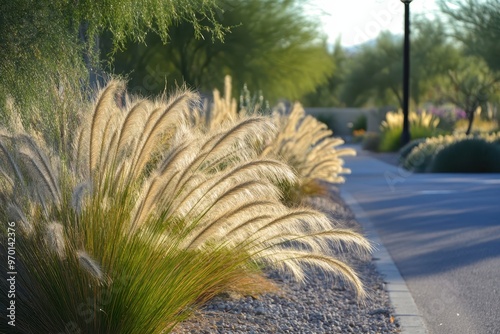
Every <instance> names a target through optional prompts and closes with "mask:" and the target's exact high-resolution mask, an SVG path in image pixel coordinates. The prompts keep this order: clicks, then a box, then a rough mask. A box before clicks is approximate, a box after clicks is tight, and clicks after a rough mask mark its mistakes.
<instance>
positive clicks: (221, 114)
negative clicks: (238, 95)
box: [192, 75, 247, 131]
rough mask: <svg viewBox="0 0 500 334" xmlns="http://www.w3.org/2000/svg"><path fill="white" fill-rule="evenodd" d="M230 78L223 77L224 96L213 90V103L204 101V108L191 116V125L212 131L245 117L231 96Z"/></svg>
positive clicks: (228, 76)
mask: <svg viewBox="0 0 500 334" xmlns="http://www.w3.org/2000/svg"><path fill="white" fill-rule="evenodd" d="M231 91H232V85H231V76H230V75H226V76H225V77H224V96H223V97H221V93H220V91H219V90H218V89H217V88H216V89H214V90H213V101H212V102H211V103H209V102H208V100H205V103H204V107H203V108H202V109H199V110H196V111H195V112H194V114H193V115H192V123H193V124H194V126H195V127H198V128H199V129H201V130H207V131H214V130H216V129H217V128H218V127H221V126H224V125H226V126H227V125H228V124H232V123H234V122H237V121H239V120H241V119H243V118H245V117H246V116H247V113H246V111H245V110H238V105H237V102H236V99H235V98H233V97H232V94H231Z"/></svg>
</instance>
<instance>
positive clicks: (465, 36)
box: [440, 0, 500, 71]
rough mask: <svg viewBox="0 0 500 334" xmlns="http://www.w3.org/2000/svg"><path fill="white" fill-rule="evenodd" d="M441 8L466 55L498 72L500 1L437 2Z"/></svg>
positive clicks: (499, 62) (499, 64) (499, 63)
mask: <svg viewBox="0 0 500 334" xmlns="http://www.w3.org/2000/svg"><path fill="white" fill-rule="evenodd" d="M440 7H441V9H442V11H443V12H444V13H445V14H446V15H447V16H448V17H449V19H450V20H449V21H450V23H451V24H450V25H451V26H452V27H454V31H453V35H454V37H455V38H456V39H458V40H459V41H461V42H462V43H463V44H464V46H465V47H466V52H467V53H468V54H470V55H474V56H479V57H481V58H483V59H484V60H485V61H486V63H487V64H488V66H489V67H490V68H491V69H492V70H496V71H498V70H500V60H499V57H500V44H499V43H498V41H499V40H500V0H486V1H484V0H463V1H456V0H455V1H440Z"/></svg>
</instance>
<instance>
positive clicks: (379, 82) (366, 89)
mask: <svg viewBox="0 0 500 334" xmlns="http://www.w3.org/2000/svg"><path fill="white" fill-rule="evenodd" d="M412 27H413V30H414V32H412V35H411V44H412V49H411V55H410V57H411V68H410V70H411V73H410V75H411V80H410V85H411V86H410V97H411V100H412V102H413V103H414V105H416V106H418V105H420V104H421V103H422V102H424V101H426V100H432V99H433V98H435V96H434V94H433V92H434V90H435V84H436V83H437V82H438V81H439V78H440V77H442V76H444V75H446V74H447V73H448V71H449V70H451V69H454V68H455V67H456V66H457V62H458V59H459V57H460V51H459V49H458V48H457V47H455V46H454V45H453V44H452V43H451V41H450V40H449V38H448V37H447V35H446V33H445V27H444V25H443V24H442V23H441V22H440V21H438V20H435V21H433V22H430V21H428V20H426V19H422V18H418V17H417V18H416V19H415V20H414V22H413V23H412ZM402 45H403V41H402V38H401V37H400V36H394V35H392V34H390V33H388V32H385V33H382V34H381V35H380V36H379V37H378V38H377V40H376V41H375V43H374V44H367V45H364V46H362V47H361V49H360V50H359V51H357V52H356V53H355V54H354V55H353V57H352V58H351V59H350V62H349V63H348V64H349V66H348V68H349V69H348V73H347V75H346V77H345V82H344V89H343V93H342V99H343V100H344V101H345V103H346V104H347V105H351V106H361V105H366V104H379V105H392V106H401V105H402V91H401V87H402V79H403V73H402V69H403V64H402V60H403V55H402V51H403V50H402Z"/></svg>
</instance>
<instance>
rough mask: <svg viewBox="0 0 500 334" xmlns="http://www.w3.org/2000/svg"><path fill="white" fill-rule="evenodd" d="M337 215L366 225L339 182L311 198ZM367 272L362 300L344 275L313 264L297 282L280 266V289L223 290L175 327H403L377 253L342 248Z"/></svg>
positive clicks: (231, 332) (235, 331)
mask: <svg viewBox="0 0 500 334" xmlns="http://www.w3.org/2000/svg"><path fill="white" fill-rule="evenodd" d="M310 204H311V205H314V206H316V207H318V208H321V209H322V210H323V211H325V212H327V213H328V214H329V215H330V216H331V218H332V220H334V221H337V222H339V223H340V224H342V225H343V226H348V227H350V228H354V229H356V230H360V229H361V227H360V226H359V224H358V223H357V222H356V221H355V219H354V216H353V214H352V212H351V211H350V210H349V208H348V207H347V206H346V205H345V203H344V202H343V201H342V199H341V198H340V196H339V195H338V192H337V191H335V188H334V189H333V191H332V192H331V193H330V196H328V197H320V198H315V199H313V200H311V202H310ZM342 256H343V258H344V259H347V260H348V261H349V263H350V264H351V265H353V266H354V267H355V268H356V270H357V271H358V273H359V274H360V276H361V277H362V279H363V281H364V283H365V288H366V290H367V292H368V295H369V298H367V299H364V300H358V299H357V298H356V296H355V293H354V291H353V290H352V289H351V288H350V287H348V286H345V285H344V283H343V282H342V281H340V280H335V281H332V280H331V279H329V278H328V277H325V275H324V274H323V273H322V272H321V271H319V270H314V269H310V270H309V275H308V279H307V281H306V282H304V283H297V282H295V281H294V280H292V279H291V278H290V277H288V276H287V275H284V274H280V273H278V272H275V271H268V272H267V273H266V274H267V276H268V277H269V278H270V279H271V280H272V281H273V282H274V283H276V284H277V286H278V287H279V291H278V292H276V293H271V294H265V295H262V296H257V297H256V296H231V295H225V296H219V297H216V298H215V299H213V300H212V301H211V302H210V303H208V304H207V305H206V306H204V307H203V308H202V309H201V310H200V311H198V312H196V313H195V315H194V316H193V317H191V318H190V319H188V320H187V321H185V322H183V323H181V324H179V325H178V326H177V327H176V329H175V330H174V333H176V334H181V333H200V334H211V333H226V334H243V333H245V334H251V333H255V334H257V333H298V334H300V333H304V334H311V333H318V334H320V333H370V334H371V333H380V334H381V333H399V332H400V328H399V324H398V321H397V319H396V318H395V317H394V310H393V308H392V306H391V305H390V301H389V297H388V294H387V292H386V289H385V283H384V280H383V277H381V275H380V274H379V273H378V272H377V270H376V268H375V266H374V264H373V263H372V261H373V259H366V260H359V259H355V258H354V257H353V256H351V255H350V254H348V253H343V254H342Z"/></svg>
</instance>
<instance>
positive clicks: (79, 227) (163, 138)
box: [0, 81, 371, 333]
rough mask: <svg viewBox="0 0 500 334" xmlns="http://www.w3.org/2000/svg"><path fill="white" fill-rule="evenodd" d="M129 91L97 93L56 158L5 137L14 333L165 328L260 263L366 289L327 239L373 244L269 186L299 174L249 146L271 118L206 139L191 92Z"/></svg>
mask: <svg viewBox="0 0 500 334" xmlns="http://www.w3.org/2000/svg"><path fill="white" fill-rule="evenodd" d="M124 90H125V86H124V84H123V83H122V82H117V81H112V82H110V83H109V84H108V85H107V86H106V87H105V88H104V89H103V90H102V91H101V92H100V93H99V96H98V97H97V99H96V103H95V106H94V110H93V112H91V113H87V115H85V116H86V117H82V122H81V125H80V128H79V130H78V131H76V133H75V135H74V142H73V145H72V146H71V147H72V149H71V150H70V151H69V152H65V154H64V155H65V157H67V158H65V159H61V158H60V156H59V155H60V152H57V151H54V150H52V149H50V148H48V147H47V145H45V143H44V141H43V140H42V139H41V138H40V137H36V136H35V137H33V136H31V135H29V134H28V133H26V132H23V131H22V130H19V132H17V133H13V132H7V131H1V132H0V161H1V162H2V163H1V164H0V182H1V183H2V185H3V186H2V188H0V189H1V192H0V201H1V207H0V208H1V209H0V216H1V218H2V219H3V220H4V221H15V222H16V224H17V226H18V227H19V228H18V236H17V238H18V239H17V240H18V241H17V244H18V245H19V247H18V250H17V252H18V253H17V254H18V260H17V271H18V276H17V287H18V289H17V293H18V294H17V297H16V305H17V306H18V308H17V310H16V312H17V313H16V319H17V324H19V325H18V326H16V329H17V330H18V331H19V332H21V333H35V332H37V333H39V332H43V333H61V332H78V331H80V332H82V333H164V332H169V331H170V330H171V329H172V328H173V327H174V326H175V325H176V324H177V323H178V322H179V321H182V320H183V319H185V318H186V317H188V316H189V315H190V314H191V313H192V311H193V310H194V309H196V307H197V306H199V305H200V304H202V303H204V302H205V301H207V300H208V299H210V298H211V297H213V296H214V295H216V294H218V293H221V292H223V291H226V290H228V289H233V288H234V287H238V286H239V285H241V284H246V282H248V281H249V280H248V278H251V277H253V276H254V275H255V274H256V273H259V271H260V270H261V268H263V267H265V266H272V267H275V268H278V269H281V270H285V271H288V272H290V273H292V274H293V275H294V276H295V277H296V278H297V279H298V280H301V279H304V275H305V273H304V268H305V267H307V266H310V265H312V266H317V267H320V268H322V269H323V270H325V271H326V272H328V273H330V274H332V275H338V276H340V277H342V278H344V279H345V280H346V281H347V282H349V283H350V284H351V285H352V286H353V288H354V289H355V290H356V291H357V292H358V294H359V295H360V296H362V295H363V294H364V290H363V286H362V283H361V280H360V279H359V278H358V276H357V274H356V272H355V271H354V270H353V269H352V268H351V267H350V266H349V265H348V264H346V263H344V262H343V261H342V260H341V259H339V258H338V257H337V256H336V255H335V254H336V250H338V249H337V248H336V247H332V245H334V246H335V245H337V247H348V248H349V249H351V250H353V251H357V252H359V254H360V255H362V254H366V253H367V252H369V251H370V249H371V246H370V244H369V242H368V241H367V240H366V239H365V238H364V237H362V236H361V235H360V234H358V233H356V232H353V231H350V230H346V229H340V228H336V227H335V226H334V225H333V223H332V222H330V221H329V220H328V218H327V217H326V216H325V215H324V214H323V213H321V212H318V211H315V210H313V209H311V208H307V207H301V206H298V207H294V208H288V207H286V206H285V205H283V204H282V202H281V196H282V194H281V192H280V189H279V188H278V187H277V186H276V184H281V183H288V184H293V183H294V182H296V181H297V177H296V174H295V172H294V170H293V169H292V168H291V167H290V166H288V165H287V164H286V163H284V162H283V161H280V160H275V159H273V158H270V157H263V156H262V155H261V148H260V147H259V146H255V145H254V144H255V142H266V141H267V140H269V136H270V134H271V138H272V137H273V136H276V133H277V128H276V126H275V125H274V124H273V123H272V122H271V121H270V119H269V118H266V117H248V118H242V119H239V120H237V121H235V122H228V123H226V124H223V125H221V126H219V127H217V128H216V129H214V130H208V129H204V130H203V131H201V130H200V129H198V128H194V127H192V126H191V125H190V121H189V120H190V115H192V113H193V109H195V108H196V107H197V106H198V105H199V98H198V97H197V95H195V94H193V93H191V92H189V91H181V92H179V93H177V94H175V95H173V96H171V97H170V98H168V99H166V100H162V99H158V100H145V99H136V98H129V97H126V95H125V94H124ZM124 101H125V102H124ZM318 145H320V146H322V145H323V144H322V143H320V144H318ZM2 228H5V226H3V227H2ZM5 235H6V234H5V233H2V236H5ZM5 254H6V242H5V240H2V242H1V247H0V255H1V256H2V257H3V258H5ZM2 266H5V262H3V263H2ZM2 270H3V272H7V270H6V268H5V267H2ZM7 290H8V287H7V285H6V281H5V280H3V281H2V282H1V283H0V293H1V294H2V296H6V295H7ZM6 303H7V301H6V300H5V299H1V300H0V306H1V307H2V308H4V309H5V308H6V307H7V305H6ZM2 317H5V315H4V314H2ZM5 320H6V319H2V325H0V326H4V325H5V324H6V321H5ZM0 330H1V331H2V332H5V331H6V328H0Z"/></svg>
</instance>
